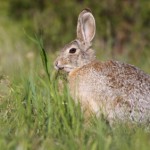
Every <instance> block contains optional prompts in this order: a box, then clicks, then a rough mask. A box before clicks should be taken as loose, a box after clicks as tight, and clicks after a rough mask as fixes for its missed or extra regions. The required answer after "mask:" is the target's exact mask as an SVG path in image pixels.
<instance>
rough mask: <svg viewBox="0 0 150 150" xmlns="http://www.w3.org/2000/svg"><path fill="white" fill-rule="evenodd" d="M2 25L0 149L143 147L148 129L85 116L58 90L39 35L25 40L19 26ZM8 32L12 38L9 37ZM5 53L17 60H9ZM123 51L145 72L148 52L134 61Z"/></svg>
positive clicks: (149, 141)
mask: <svg viewBox="0 0 150 150" xmlns="http://www.w3.org/2000/svg"><path fill="white" fill-rule="evenodd" d="M6 24H7V26H6ZM6 24H4V25H2V27H1V28H0V33H2V31H3V32H4V31H5V32H7V34H4V35H5V36H6V37H3V38H4V39H2V40H3V41H5V42H6V44H5V43H4V45H2V44H1V48H3V49H6V51H5V53H3V55H1V57H2V58H3V60H5V61H2V60H0V61H1V70H0V131H1V132H0V149H2V150H7V149H10V150H11V149H12V150H14V149H17V150H26V149H29V150H30V149H31V150H47V149H49V150H120V149H121V150H129V149H130V150H149V147H150V133H149V132H146V131H145V130H144V129H143V128H142V127H138V126H132V127H131V126H127V125H118V126H116V128H110V127H109V125H108V124H107V122H106V121H105V120H104V119H99V118H95V117H94V116H93V117H92V118H91V119H89V120H88V121H87V120H85V119H84V116H83V113H82V112H81V109H80V105H79V104H77V105H75V103H74V101H73V100H72V99H71V97H70V95H69V90H68V88H67V85H66V84H65V85H66V86H65V87H64V89H63V91H62V90H60V86H59V81H60V78H63V76H57V74H56V72H55V71H54V69H53V63H52V60H53V57H54V55H52V54H51V53H50V54H48V55H47V54H46V53H45V51H44V48H43V45H42V43H41V40H39V39H38V40H37V39H36V43H37V44H38V45H37V46H33V45H32V44H26V42H25V41H24V39H23V38H20V37H22V34H23V33H22V34H21V32H20V30H19V31H18V29H20V26H19V25H18V26H17V27H16V26H15V27H13V25H14V24H13V23H11V24H10V22H6ZM9 24H10V25H9ZM6 28H7V30H5V29H6ZM14 32H15V35H17V36H15V37H12V35H13V33H14ZM1 38H2V37H1ZM26 38H27V37H26ZM26 38H25V39H26ZM12 39H13V42H12ZM17 41H19V46H18V44H17ZM2 43H3V42H2ZM12 48H13V49H12ZM20 48H22V49H20ZM38 48H39V51H37V53H36V52H35V50H37V49H38ZM32 49H33V50H32ZM0 50H1V49H0ZM0 52H1V51H0ZM143 53H144V52H143ZM1 54H2V53H1ZM10 54H11V55H12V56H13V57H15V58H20V59H19V60H18V59H17V60H16V59H10V57H8V55H10ZM40 54H41V57H40ZM129 54H131V55H130V57H129V58H130V60H129V62H134V63H135V64H137V65H138V66H141V68H144V70H146V71H147V72H149V71H150V70H149V65H150V62H149V59H148V56H149V55H150V53H149V51H146V52H145V55H142V53H141V54H139V55H138V56H139V57H138V59H137V58H135V55H133V54H132V53H129ZM50 55H51V56H50ZM132 55H133V56H132ZM141 56H143V57H141ZM101 57H102V56H101ZM41 58H42V60H41ZM7 60H8V61H9V64H10V66H9V65H8V64H7ZM138 60H139V61H138ZM142 62H143V63H142ZM14 66H15V67H14ZM63 81H64V82H65V80H63Z"/></svg>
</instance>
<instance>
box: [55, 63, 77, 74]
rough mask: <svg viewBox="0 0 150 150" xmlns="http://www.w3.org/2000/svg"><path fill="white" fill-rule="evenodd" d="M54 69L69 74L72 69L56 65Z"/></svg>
mask: <svg viewBox="0 0 150 150" xmlns="http://www.w3.org/2000/svg"><path fill="white" fill-rule="evenodd" d="M55 69H56V70H64V71H66V72H67V73H69V72H71V71H72V70H73V69H74V68H73V67H69V66H61V67H60V66H59V67H58V66H57V65H55Z"/></svg>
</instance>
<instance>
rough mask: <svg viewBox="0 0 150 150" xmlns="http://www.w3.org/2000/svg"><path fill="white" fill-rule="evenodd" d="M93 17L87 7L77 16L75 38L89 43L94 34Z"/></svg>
mask: <svg viewBox="0 0 150 150" xmlns="http://www.w3.org/2000/svg"><path fill="white" fill-rule="evenodd" d="M95 28H96V27H95V19H94V17H93V15H92V13H91V12H90V10H88V9H84V10H83V11H82V12H81V13H80V14H79V17H78V24H77V38H78V39H79V40H81V41H83V42H84V43H90V42H91V41H92V40H93V38H94V36H95Z"/></svg>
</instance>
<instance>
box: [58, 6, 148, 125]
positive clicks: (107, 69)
mask: <svg viewBox="0 0 150 150" xmlns="http://www.w3.org/2000/svg"><path fill="white" fill-rule="evenodd" d="M94 35H95V19H94V17H93V15H92V13H91V12H90V11H89V10H86V9H85V10H83V11H82V12H81V13H80V14H79V18H78V25H77V39H76V40H74V41H72V42H71V43H69V44H67V45H66V46H65V47H64V48H63V49H62V51H61V54H60V55H59V57H58V58H57V59H56V61H55V68H56V69H59V70H64V71H66V72H68V80H69V87H70V93H71V95H72V97H73V99H74V100H75V101H78V100H79V102H80V103H81V106H82V108H83V110H85V111H86V112H89V113H94V114H96V115H99V114H101V113H102V114H103V115H104V116H105V118H106V119H107V120H108V121H109V122H110V123H113V122H114V121H115V120H118V121H133V122H137V123H142V124H143V123H147V122H150V76H149V75H148V74H146V73H144V72H143V71H141V70H140V69H138V68H136V67H134V66H132V65H129V64H125V63H120V62H117V61H108V62H100V61H97V60H96V57H95V51H94V50H93V49H92V48H91V46H92V40H93V38H94Z"/></svg>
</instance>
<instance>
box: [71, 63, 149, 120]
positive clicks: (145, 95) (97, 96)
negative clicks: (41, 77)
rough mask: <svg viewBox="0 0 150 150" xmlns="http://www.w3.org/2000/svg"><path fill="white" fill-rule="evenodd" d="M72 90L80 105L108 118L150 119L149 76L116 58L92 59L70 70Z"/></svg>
mask: <svg viewBox="0 0 150 150" xmlns="http://www.w3.org/2000/svg"><path fill="white" fill-rule="evenodd" d="M69 85H70V90H71V94H72V96H73V97H74V99H76V100H80V102H81V105H82V106H83V108H87V109H90V111H91V112H94V113H98V114H99V113H101V112H102V113H104V115H105V116H106V117H107V118H108V119H111V120H114V119H116V118H119V119H120V120H126V119H127V120H128V119H129V118H130V120H133V121H135V122H142V123H144V122H147V121H150V116H148V114H149V115H150V76H149V75H147V74H145V73H144V72H143V71H141V70H140V69H138V68H136V67H134V66H132V65H129V64H125V63H120V62H117V61H108V62H105V63H102V62H98V61H93V62H91V63H89V64H87V65H85V66H83V67H81V68H78V69H75V70H74V71H72V72H70V74H69Z"/></svg>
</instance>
